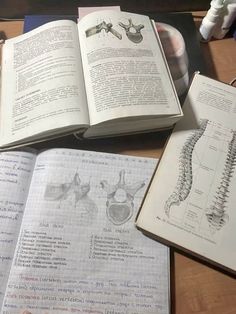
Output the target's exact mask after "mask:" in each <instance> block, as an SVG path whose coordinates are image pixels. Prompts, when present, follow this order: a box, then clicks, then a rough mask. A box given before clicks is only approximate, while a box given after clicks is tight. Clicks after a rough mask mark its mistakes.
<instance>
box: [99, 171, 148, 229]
mask: <svg viewBox="0 0 236 314" xmlns="http://www.w3.org/2000/svg"><path fill="white" fill-rule="evenodd" d="M101 186H102V188H103V189H104V190H105V191H106V193H107V202H106V213H107V217H108V219H109V220H110V221H111V222H112V223H113V224H114V225H122V224H124V223H125V222H126V221H128V220H129V219H130V218H131V217H132V214H133V208H134V203H133V200H134V196H135V194H136V193H137V191H138V190H140V189H141V188H142V187H143V186H144V182H137V183H134V184H133V185H127V184H126V183H125V170H121V171H120V173H119V181H118V182H117V183H116V184H114V185H111V184H108V182H107V181H106V180H103V181H101Z"/></svg>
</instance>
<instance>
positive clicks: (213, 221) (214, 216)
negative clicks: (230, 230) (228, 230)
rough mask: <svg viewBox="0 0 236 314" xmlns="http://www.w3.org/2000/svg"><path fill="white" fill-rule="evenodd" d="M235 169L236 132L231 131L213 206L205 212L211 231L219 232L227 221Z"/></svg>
mask: <svg viewBox="0 0 236 314" xmlns="http://www.w3.org/2000/svg"><path fill="white" fill-rule="evenodd" d="M235 167H236V131H232V138H231V141H230V142H229V144H228V153H227V156H226V161H225V165H224V170H223V173H222V177H221V180H220V184H219V186H218V188H217V191H216V193H215V197H214V201H213V204H212V205H211V206H210V208H209V209H208V210H207V213H206V217H207V221H208V223H209V226H210V228H211V229H212V231H216V230H220V229H221V227H223V226H224V225H225V224H226V222H227V221H228V220H229V216H228V214H227V213H226V207H227V200H228V196H229V187H230V181H231V179H232V177H233V173H234V170H235Z"/></svg>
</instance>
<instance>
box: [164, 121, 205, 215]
mask: <svg viewBox="0 0 236 314" xmlns="http://www.w3.org/2000/svg"><path fill="white" fill-rule="evenodd" d="M207 124H208V120H206V119H203V120H201V122H200V127H199V128H198V129H196V130H194V131H193V133H192V135H191V136H190V137H189V138H188V139H187V140H186V142H185V144H184V146H183V147H182V150H181V153H180V157H179V176H178V180H177V184H176V188H175V191H174V192H173V193H172V194H171V195H170V197H169V198H168V200H167V201H166V204H165V213H166V215H167V216H169V214H170V208H171V206H172V205H179V204H180V202H182V201H184V200H185V199H186V198H187V196H188V195H189V193H190V191H191V188H192V154H193V150H194V147H195V145H196V143H197V142H198V140H199V139H200V138H201V136H202V135H203V134H204V132H205V130H206V127H207Z"/></svg>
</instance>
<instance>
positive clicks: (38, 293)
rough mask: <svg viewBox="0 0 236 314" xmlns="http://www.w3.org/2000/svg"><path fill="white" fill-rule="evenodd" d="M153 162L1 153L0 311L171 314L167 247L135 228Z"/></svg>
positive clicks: (65, 152) (72, 153)
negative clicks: (136, 217)
mask: <svg viewBox="0 0 236 314" xmlns="http://www.w3.org/2000/svg"><path fill="white" fill-rule="evenodd" d="M156 163H157V160H156V159H153V158H143V157H134V156H125V155H118V154H108V153H99V152H92V151H82V150H72V149H52V150H45V151H43V152H40V153H36V152H34V151H11V152H2V153H1V154H0V169H1V173H0V196H1V197H0V204H1V206H0V226H1V227H0V230H1V231H0V243H1V250H0V251H1V253H0V308H1V309H2V310H1V313H11V314H23V313H24V314H26V313H27V314H29V313H32V314H33V313H50V314H52V313H55V314H60V313H65V312H67V313H69V312H70V313H139V314H143V313H144V312H145V313H153V314H156V313H157V312H158V313H161V314H169V312H170V305H169V289H170V285H169V275H170V264H169V257H170V256H169V249H168V247H166V246H164V245H162V244H159V243H157V242H155V241H151V240H150V239H148V238H147V237H145V236H143V235H142V234H141V233H140V232H139V231H138V230H137V229H136V228H135V224H134V220H135V216H136V214H137V210H138V208H139V206H140V203H141V201H142V198H143V195H144V193H145V190H146V188H147V186H148V184H149V181H150V178H151V176H152V174H153V171H154V169H155V167H156ZM147 263H148V267H147Z"/></svg>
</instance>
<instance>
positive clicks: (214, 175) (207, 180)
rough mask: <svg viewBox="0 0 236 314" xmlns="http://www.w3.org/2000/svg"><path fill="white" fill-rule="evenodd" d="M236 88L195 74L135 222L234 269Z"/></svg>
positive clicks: (151, 231) (166, 238) (231, 269)
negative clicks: (181, 117)
mask: <svg viewBox="0 0 236 314" xmlns="http://www.w3.org/2000/svg"><path fill="white" fill-rule="evenodd" d="M235 99H236V88H235V87H233V86H230V85H227V84H224V83H222V82H219V81H216V80H213V79H210V78H207V77H205V76H202V75H199V74H196V75H195V77H194V79H193V82H192V84H191V87H190V90H189V92H188V96H187V98H186V101H185V103H184V106H183V111H184V118H183V119H182V120H181V121H180V122H179V123H177V125H176V127H175V129H174V131H173V133H172V135H171V137H170V139H169V141H168V143H167V145H166V148H165V151H164V153H163V156H162V158H161V161H160V163H159V164H158V167H157V170H156V173H155V175H154V177H153V180H152V184H151V186H150V188H149V190H148V192H147V194H146V198H145V200H144V202H143V206H142V208H141V212H140V214H139V216H138V220H137V225H138V227H140V228H141V229H143V230H145V231H148V232H150V233H151V234H154V235H156V236H158V238H159V239H161V240H162V241H165V243H166V242H168V243H169V244H172V245H175V246H178V247H179V248H181V249H182V250H185V251H188V252H190V253H191V254H194V255H197V256H198V257H201V258H203V259H204V260H206V259H207V260H208V261H209V262H211V263H214V264H217V266H220V267H223V268H224V269H227V270H228V271H230V272H234V273H236V250H235V247H236V237H235V234H236V233H235V230H236V210H235V204H236V194H235V188H236V174H235V173H236V172H235V167H236V127H235V126H236V124H235V121H236V101H235Z"/></svg>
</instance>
